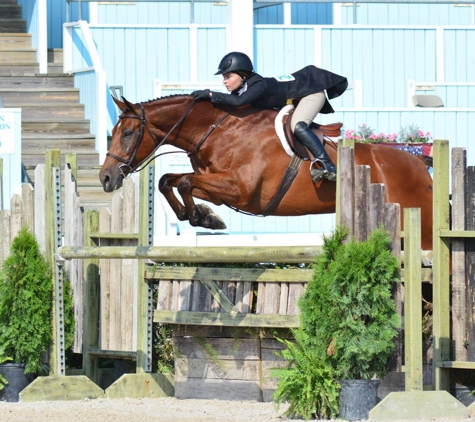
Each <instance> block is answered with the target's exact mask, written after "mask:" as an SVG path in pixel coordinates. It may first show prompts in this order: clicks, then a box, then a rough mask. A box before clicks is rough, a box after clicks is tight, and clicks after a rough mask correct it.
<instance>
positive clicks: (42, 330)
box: [0, 227, 72, 401]
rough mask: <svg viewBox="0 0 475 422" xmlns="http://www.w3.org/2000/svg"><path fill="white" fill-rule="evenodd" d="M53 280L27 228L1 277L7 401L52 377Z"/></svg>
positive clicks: (0, 356) (1, 355) (1, 352)
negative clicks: (31, 384)
mask: <svg viewBox="0 0 475 422" xmlns="http://www.w3.org/2000/svg"><path fill="white" fill-rule="evenodd" d="M68 293H69V292H67V291H65V295H64V300H65V316H66V319H67V323H68V324H67V325H68V326H67V329H66V333H68V334H67V336H66V343H67V344H66V345H67V347H69V345H70V344H71V340H72V335H71V322H72V321H71V317H70V315H68V314H69V313H70V311H71V308H72V300H71V297H70V295H69V294H68ZM52 295H53V279H52V273H51V268H50V266H49V264H48V263H47V262H46V260H45V258H44V257H43V255H42V254H41V251H40V248H39V245H38V242H37V240H36V238H35V236H34V235H33V234H32V233H31V232H30V231H29V230H28V229H27V228H26V227H24V228H22V229H21V230H20V232H19V233H18V235H17V236H16V237H15V239H14V240H13V243H12V246H11V249H10V255H9V257H8V258H7V259H6V260H5V262H4V264H3V268H2V271H1V272H0V362H2V361H5V360H6V359H7V358H11V360H12V361H13V363H6V364H5V363H4V364H2V365H0V372H1V373H2V374H3V376H4V378H6V380H7V381H8V385H7V387H6V388H5V390H4V391H3V392H2V393H0V394H3V400H6V401H18V393H19V392H20V391H21V390H22V389H23V388H24V387H26V385H28V383H29V382H31V381H32V380H33V378H34V376H35V375H39V374H47V372H48V365H47V352H48V349H49V347H50V345H51V339H52V329H53V327H52V323H51V311H52V299H53V296H52Z"/></svg>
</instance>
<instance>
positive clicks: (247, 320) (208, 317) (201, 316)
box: [153, 310, 300, 328]
mask: <svg viewBox="0 0 475 422" xmlns="http://www.w3.org/2000/svg"><path fill="white" fill-rule="evenodd" d="M153 321H154V322H161V323H165V324H183V325H187V324H189V325H216V326H228V327H275V328H283V327H289V328H293V327H295V328H296V327H299V326H300V317H299V316H298V315H262V314H261V315H256V314H243V313H239V314H231V313H224V312H219V313H217V312H179V311H158V310H157V311H155V312H154V317H153Z"/></svg>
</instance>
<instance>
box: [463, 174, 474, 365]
mask: <svg viewBox="0 0 475 422" xmlns="http://www.w3.org/2000/svg"><path fill="white" fill-rule="evenodd" d="M466 180H467V185H466V187H465V207H466V210H465V219H466V227H467V230H475V167H474V166H468V167H467V175H466ZM473 268H475V239H473V238H470V239H465V278H466V280H467V310H468V315H467V319H468V321H467V323H468V325H467V327H473V326H474V325H475V312H474V310H475V273H474V271H473ZM467 358H468V360H469V361H474V360H475V332H474V330H473V329H471V330H470V329H469V330H467Z"/></svg>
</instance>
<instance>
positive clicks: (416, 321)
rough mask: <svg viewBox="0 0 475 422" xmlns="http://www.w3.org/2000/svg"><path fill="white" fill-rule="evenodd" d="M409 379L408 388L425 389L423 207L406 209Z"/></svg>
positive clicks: (405, 264) (406, 306)
mask: <svg viewBox="0 0 475 422" xmlns="http://www.w3.org/2000/svg"><path fill="white" fill-rule="evenodd" d="M404 227H405V231H404V233H406V236H405V238H404V291H405V295H406V296H405V324H404V336H405V346H404V347H405V357H406V361H405V366H406V370H405V373H404V375H405V379H406V391H422V390H423V386H424V384H423V366H422V332H421V327H422V303H421V297H422V286H421V255H422V253H421V209H420V208H405V209H404Z"/></svg>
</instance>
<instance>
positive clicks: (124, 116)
mask: <svg viewBox="0 0 475 422" xmlns="http://www.w3.org/2000/svg"><path fill="white" fill-rule="evenodd" d="M139 105H140V108H141V110H142V116H137V115H136V114H121V115H120V116H119V119H139V120H140V128H139V134H138V136H137V140H136V141H135V144H134V148H133V150H132V154H130V157H129V158H127V159H125V158H122V157H119V156H117V155H115V154H112V153H110V152H107V154H106V156H108V157H111V158H114V159H115V160H117V161H118V162H119V163H122V165H120V166H119V171H120V173H121V175H122V176H123V178H124V179H125V178H126V177H127V174H130V173H135V172H138V171H140V170H142V169H143V168H144V167H145V166H143V167H142V168H139V167H140V166H141V165H142V164H143V163H144V162H145V161H146V160H147V158H148V157H149V156H150V155H151V154H153V153H154V152H155V151H156V150H157V149H158V148H160V147H161V146H162V145H163V144H164V143H165V142H166V140H167V139H168V137H169V136H170V135H171V134H172V132H173V131H174V130H175V129H176V127H177V126H178V125H180V124H181V123H182V122H183V120H185V118H186V116H188V114H189V113H190V111H191V109H192V108H193V106H194V105H195V100H193V101H192V103H191V104H190V105H189V107H188V109H187V110H186V111H185V113H184V114H183V116H181V117H180V119H179V120H178V122H176V123H175V125H174V126H173V127H172V128H171V129H170V131H169V132H168V133H167V134H166V135H165V137H164V138H163V139H162V141H161V142H160V141H159V140H158V139H157V138H155V136H153V134H152V132H151V130H150V128H149V127H148V124H147V121H146V119H145V109H144V106H143V104H142V103H139ZM144 128H145V129H147V132H148V134H149V135H150V137H151V138H152V140H153V142H154V144H155V147H154V149H153V151H152V152H151V153H150V154H149V155H148V156H147V157H146V158H145V159H144V160H142V161H140V162H139V163H138V164H137V165H135V166H134V167H132V163H133V161H134V159H135V156H136V155H137V152H138V150H139V146H140V144H141V143H142V140H143V135H144ZM147 164H148V163H147ZM124 168H125V169H128V170H129V171H128V172H127V173H125V172H124Z"/></svg>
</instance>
